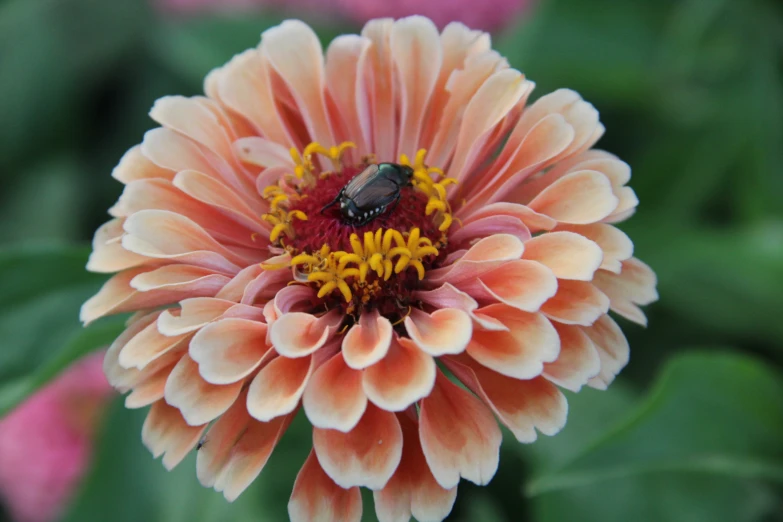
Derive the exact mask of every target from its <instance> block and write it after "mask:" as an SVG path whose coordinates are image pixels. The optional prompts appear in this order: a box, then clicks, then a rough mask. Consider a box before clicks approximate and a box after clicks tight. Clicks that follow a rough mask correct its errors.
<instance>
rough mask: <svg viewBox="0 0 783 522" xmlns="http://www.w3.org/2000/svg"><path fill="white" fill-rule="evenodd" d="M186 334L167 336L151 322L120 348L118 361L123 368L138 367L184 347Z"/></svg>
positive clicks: (140, 368)
mask: <svg viewBox="0 0 783 522" xmlns="http://www.w3.org/2000/svg"><path fill="white" fill-rule="evenodd" d="M187 338H188V336H187V334H183V335H177V336H175V337H167V336H165V335H163V334H162V333H160V332H159V331H158V325H157V324H156V323H151V324H150V325H149V326H147V327H146V328H145V329H144V330H142V331H141V332H139V333H138V334H137V335H136V336H134V337H133V339H131V340H130V341H128V343H127V344H126V345H125V346H124V347H123V348H122V350H121V351H120V354H119V359H118V361H119V363H120V365H121V366H122V367H123V368H134V367H135V368H138V369H139V370H143V369H144V367H145V366H147V365H148V364H150V363H151V362H152V361H154V360H155V359H157V358H159V357H162V356H163V355H165V354H166V353H167V352H169V351H173V350H179V349H184V348H185V346H186V345H187Z"/></svg>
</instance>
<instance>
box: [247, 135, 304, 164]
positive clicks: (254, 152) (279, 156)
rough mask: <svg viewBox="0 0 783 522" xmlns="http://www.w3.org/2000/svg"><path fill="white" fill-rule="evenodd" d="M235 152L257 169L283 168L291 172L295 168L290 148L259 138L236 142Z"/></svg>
mask: <svg viewBox="0 0 783 522" xmlns="http://www.w3.org/2000/svg"><path fill="white" fill-rule="evenodd" d="M234 151H235V152H236V154H237V157H238V158H239V159H240V160H241V161H243V162H244V163H249V164H251V165H255V166H256V167H264V168H267V167H282V168H284V169H286V170H288V171H289V172H290V171H291V170H292V169H293V168H294V162H293V160H292V159H291V154H290V152H289V149H288V148H286V147H284V146H283V145H280V144H279V143H277V142H274V141H271V140H268V139H266V138H261V137H259V136H249V137H247V138H241V139H239V140H237V141H235V142H234Z"/></svg>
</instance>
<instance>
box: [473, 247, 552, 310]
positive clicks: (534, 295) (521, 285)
mask: <svg viewBox="0 0 783 522" xmlns="http://www.w3.org/2000/svg"><path fill="white" fill-rule="evenodd" d="M458 287H459V288H460V289H461V290H464V291H466V292H467V293H469V294H470V295H472V296H474V297H475V298H477V299H479V300H489V301H499V302H501V303H505V304H507V305H509V306H513V307H514V308H517V309H518V310H522V311H525V312H537V311H538V310H539V308H541V305H543V304H544V302H546V300H547V299H549V298H550V297H552V296H553V295H555V292H556V291H557V278H556V277H555V276H554V274H553V273H552V271H551V270H549V269H548V268H547V267H545V266H544V265H542V264H540V263H537V262H535V261H527V260H521V259H515V260H513V261H509V262H507V263H504V264H502V265H501V266H499V267H498V268H496V269H494V270H492V271H491V272H488V273H486V274H483V275H482V276H481V277H480V278H479V279H476V280H475V281H473V282H470V283H464V284H460V285H458Z"/></svg>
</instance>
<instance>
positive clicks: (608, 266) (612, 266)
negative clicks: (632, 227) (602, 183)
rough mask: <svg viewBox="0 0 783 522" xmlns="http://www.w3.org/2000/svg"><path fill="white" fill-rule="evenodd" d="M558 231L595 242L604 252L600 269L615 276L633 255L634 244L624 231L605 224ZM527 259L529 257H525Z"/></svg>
mask: <svg viewBox="0 0 783 522" xmlns="http://www.w3.org/2000/svg"><path fill="white" fill-rule="evenodd" d="M557 230H565V231H569V232H575V233H577V234H579V235H581V236H584V237H586V238H587V239H589V240H591V241H594V242H595V243H596V244H597V245H598V246H599V247H600V248H601V250H602V251H603V253H604V255H603V261H602V262H601V266H600V267H599V268H600V269H602V270H608V271H609V272H614V273H615V274H619V273H620V269H621V268H622V264H621V263H622V262H623V261H625V260H626V259H629V258H630V257H631V256H632V255H633V242H631V239H630V238H629V237H628V236H627V235H626V234H625V232H623V231H622V230H620V229H618V228H616V227H613V226H612V225H607V224H605V223H592V224H590V225H558V227H557ZM525 257H527V256H525Z"/></svg>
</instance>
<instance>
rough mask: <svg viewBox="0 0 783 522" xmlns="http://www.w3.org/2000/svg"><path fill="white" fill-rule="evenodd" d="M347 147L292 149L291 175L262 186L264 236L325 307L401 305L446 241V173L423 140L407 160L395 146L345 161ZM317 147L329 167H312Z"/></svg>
mask: <svg viewBox="0 0 783 522" xmlns="http://www.w3.org/2000/svg"><path fill="white" fill-rule="evenodd" d="M350 147H353V144H352V143H349V142H346V143H343V144H341V145H340V146H339V147H331V148H330V149H326V148H324V147H321V146H320V145H319V144H317V143H313V144H310V145H308V146H307V147H306V148H305V150H304V151H303V153H302V154H301V155H300V154H299V152H298V151H297V150H295V149H292V151H291V156H292V158H293V159H294V162H295V164H296V167H295V169H294V175H293V176H288V177H286V178H285V179H282V180H280V181H279V182H278V183H277V184H275V185H272V186H270V187H267V188H266V189H265V191H264V197H265V198H266V199H267V201H268V202H269V206H270V212H269V213H268V214H266V215H264V219H265V220H266V221H268V222H269V223H271V224H272V225H273V229H272V232H271V233H270V241H271V242H272V244H273V245H275V246H277V247H279V248H281V249H283V250H285V251H286V252H287V253H288V254H290V257H291V260H290V267H291V268H292V269H293V271H294V279H295V280H296V281H298V282H300V283H303V284H311V285H313V286H314V287H316V288H317V289H318V298H319V299H322V300H323V301H324V302H325V303H326V306H327V307H329V308H332V307H340V308H342V309H344V311H345V312H346V313H348V314H355V313H360V312H361V311H363V310H366V309H370V308H375V309H378V310H379V311H380V313H381V314H383V315H386V316H394V315H395V314H397V315H404V313H403V312H404V311H405V310H407V309H408V308H409V306H410V305H409V302H410V295H411V292H412V291H413V290H414V289H415V288H416V286H417V284H416V282H418V281H420V280H421V279H423V278H424V275H425V273H426V271H427V270H428V269H430V268H432V267H433V265H434V264H435V263H436V262H437V261H438V259H439V258H440V257H441V253H442V252H443V249H444V247H446V245H447V231H448V229H449V227H450V226H451V223H452V216H451V209H450V207H449V204H448V201H447V199H446V186H447V185H449V184H451V183H455V181H454V180H453V179H451V178H446V177H444V175H443V172H442V171H441V170H440V169H438V168H435V167H429V166H427V165H426V164H425V163H424V159H425V156H426V151H424V150H420V151H419V152H418V153H417V154H416V157H415V158H414V161H413V162H411V161H410V160H409V159H408V157H407V156H405V155H404V154H403V155H400V161H399V164H392V163H381V164H378V163H376V162H375V161H374V160H373V158H365V159H364V160H363V162H362V163H361V164H358V165H344V164H343V154H344V151H345V150H346V149H347V148H350ZM316 155H319V156H321V158H316V157H315V156H316ZM324 157H325V158H328V159H329V160H331V166H332V168H333V170H326V169H320V168H319V167H318V165H319V163H322V160H323V159H324ZM319 160H321V161H319Z"/></svg>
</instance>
